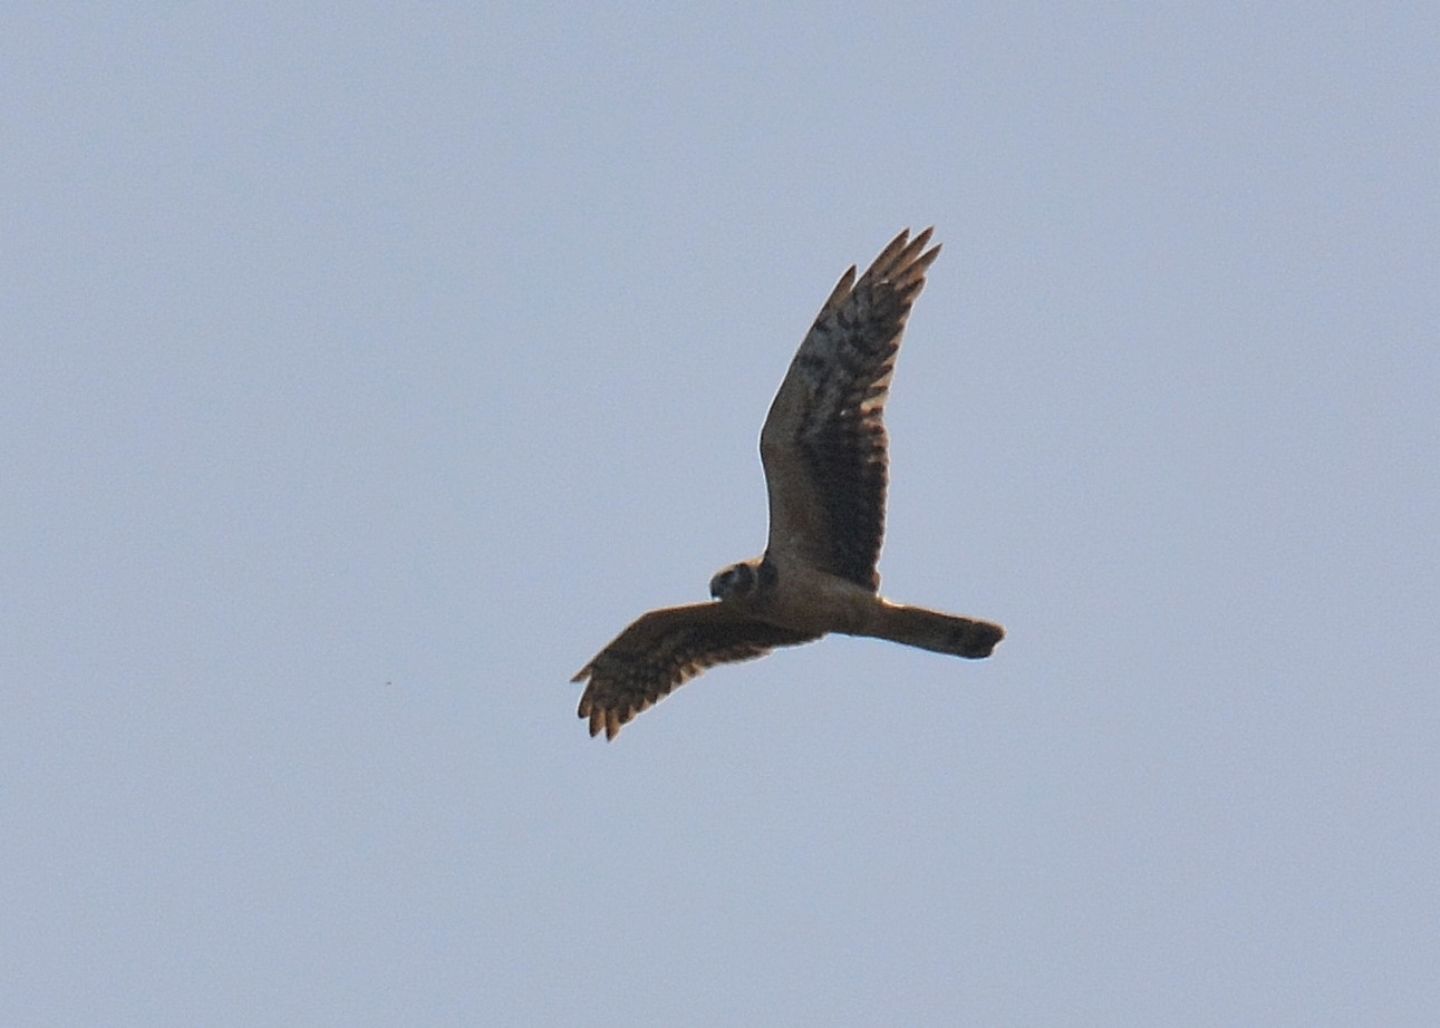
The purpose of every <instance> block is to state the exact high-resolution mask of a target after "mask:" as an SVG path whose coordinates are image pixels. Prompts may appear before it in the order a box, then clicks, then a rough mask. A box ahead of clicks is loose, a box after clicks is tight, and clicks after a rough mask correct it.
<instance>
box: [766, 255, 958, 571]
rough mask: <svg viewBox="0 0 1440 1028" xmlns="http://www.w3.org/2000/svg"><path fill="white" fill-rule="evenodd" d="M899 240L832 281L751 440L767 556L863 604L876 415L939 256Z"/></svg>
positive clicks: (876, 532)
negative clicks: (854, 589)
mask: <svg viewBox="0 0 1440 1028" xmlns="http://www.w3.org/2000/svg"><path fill="white" fill-rule="evenodd" d="M931 231H932V230H931V229H928V228H927V229H926V230H925V231H924V232H921V233H920V234H919V235H918V236H916V237H915V238H914V239H913V240H912V239H910V238H909V237H910V230H909V229H906V230H905V231H904V232H901V233H900V234H899V235H898V236H896V237H895V239H894V240H893V241H892V242H891V243H890V245H889V246H887V247H886V248H885V249H884V250H883V251H882V252H881V254H880V256H878V257H876V258H875V262H874V263H873V264H871V265H870V268H869V270H868V271H866V272H865V274H864V275H862V276H860V280H859V281H858V282H857V281H856V280H855V268H854V267H851V268H850V270H849V271H847V272H845V274H844V275H842V276H841V278H840V282H839V284H837V285H836V286H835V290H834V292H832V293H831V294H830V299H828V300H826V301H825V306H824V307H823V308H821V310H820V315H819V317H817V318H816V319H815V324H814V325H813V326H812V327H811V329H810V332H809V334H807V335H806V336H805V339H804V341H803V342H801V344H800V349H799V351H798V352H797V353H796V354H795V359H794V360H793V361H792V362H791V364H790V370H789V372H788V373H787V374H786V375H785V380H784V381H783V382H782V383H780V391H779V392H778V393H777V394H776V396H775V401H774V402H773V403H772V404H771V405H770V413H769V415H768V416H767V417H766V419H765V427H764V429H763V430H762V431H761V433H760V459H761V461H762V462H763V464H764V465H765V482H766V486H767V488H768V490H769V494H770V541H769V549H768V552H769V553H770V554H771V556H772V557H774V558H775V559H777V560H779V561H782V562H784V561H787V560H793V561H800V562H802V563H805V564H808V565H810V566H812V567H816V568H819V569H820V570H822V571H827V572H829V573H830V574H833V575H838V576H840V577H841V578H845V579H849V580H850V581H852V582H854V583H856V584H857V585H860V586H862V587H864V588H866V589H869V590H871V591H872V592H873V591H875V590H877V589H879V587H880V575H879V573H878V572H877V571H876V569H875V565H876V563H877V562H878V561H879V559H880V543H881V540H882V539H883V537H884V534H885V484H886V476H887V466H888V460H887V456H886V444H887V440H886V435H885V424H884V420H883V415H884V411H885V399H886V396H887V395H888V392H889V388H890V376H891V373H892V372H893V371H894V368H895V354H896V351H897V350H898V349H899V347H900V336H901V334H902V333H903V332H904V331H905V321H906V319H907V318H908V317H909V316H910V306H911V304H913V303H914V302H915V298H916V297H917V296H919V295H920V290H921V289H922V288H923V287H924V285H925V271H926V269H927V268H929V267H930V265H931V263H932V262H933V261H934V260H935V257H936V255H937V254H939V252H940V247H938V246H935V247H932V248H931V249H929V250H926V249H925V245H926V244H927V243H928V242H929V241H930V233H931Z"/></svg>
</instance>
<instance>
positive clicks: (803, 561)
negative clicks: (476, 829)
mask: <svg viewBox="0 0 1440 1028" xmlns="http://www.w3.org/2000/svg"><path fill="white" fill-rule="evenodd" d="M932 231H933V229H928V228H927V229H926V230H925V231H924V232H921V233H920V234H919V235H917V236H916V237H915V238H914V239H911V238H910V230H909V229H906V230H905V231H903V232H901V233H900V234H899V235H898V236H896V237H895V239H894V240H892V241H891V243H890V245H889V246H887V247H885V249H884V250H883V251H881V253H880V256H878V257H876V258H875V261H874V263H873V264H871V265H870V267H869V269H868V270H867V271H866V272H865V274H863V275H861V276H860V277H859V278H858V279H857V278H856V277H855V272H856V269H855V267H854V266H853V265H852V266H851V267H850V269H849V270H848V271H846V272H845V274H844V275H842V276H840V281H839V283H838V284H837V285H836V286H835V289H834V290H833V291H832V292H831V293H830V298H829V299H828V300H826V301H825V305H824V306H823V307H822V308H821V309H820V315H819V317H817V318H816V319H815V323H814V325H812V326H811V328H810V331H809V332H808V333H807V334H806V336H805V339H804V340H803V341H802V342H801V343H800V349H799V351H798V352H797V353H796V354H795V359H794V360H793V361H792V362H791V364H790V370H789V371H788V372H787V373H786V375H785V379H784V381H783V382H781V383H780V391H779V392H778V393H777V394H776V396H775V400H774V402H772V403H771V405H770V413H769V414H768V415H767V416H766V418H765V426H764V428H763V429H762V430H761V432H760V460H761V463H762V464H763V466H764V468H765V484H766V488H767V492H768V493H769V499H770V536H769V539H768V541H767V543H766V547H765V552H764V554H762V555H761V556H759V557H755V558H753V559H751V560H746V561H741V562H740V563H738V564H732V565H731V566H730V567H727V568H725V569H723V570H722V571H720V572H719V573H718V574H716V575H715V577H714V578H712V579H711V580H710V596H711V597H712V599H711V602H709V603H695V604H690V605H687V606H683V607H666V608H663V609H660V610H652V611H650V612H649V613H648V614H645V615H643V616H641V617H640V618H639V619H638V620H637V621H635V622H634V623H633V624H631V625H630V626H629V627H628V628H626V629H625V630H624V631H623V632H621V633H620V634H619V635H618V636H617V637H616V638H615V640H614V641H613V642H611V643H610V645H608V646H606V647H605V648H604V649H603V650H601V651H600V652H599V653H598V654H597V655H596V656H595V659H594V660H592V661H590V663H588V664H586V665H585V666H584V667H583V668H581V669H580V672H579V673H578V674H577V675H576V676H575V677H574V678H573V679H572V681H574V682H587V683H588V684H587V685H586V687H585V693H584V695H583V696H581V698H580V710H579V714H580V717H581V718H586V719H588V720H589V722H590V735H591V736H592V737H593V736H595V735H598V734H599V733H600V732H601V731H602V730H603V731H604V732H605V737H606V738H607V739H614V738H615V736H616V735H618V734H619V732H620V729H621V727H622V726H623V725H625V724H626V723H627V722H629V721H630V720H632V719H633V718H634V717H635V716H636V715H637V714H639V713H641V712H642V711H644V710H647V709H649V708H650V707H651V706H653V705H654V704H655V703H657V702H658V701H659V700H661V699H663V698H664V697H665V696H668V695H669V694H670V693H671V692H672V691H673V690H674V689H675V688H677V687H678V686H680V685H682V684H683V683H684V682H686V681H688V680H689V679H691V678H693V677H694V676H696V675H698V674H699V673H700V672H701V671H703V670H705V669H706V668H708V667H711V666H713V665H715V664H724V663H732V662H735V661H741V660H750V659H752V658H754V657H761V656H764V655H765V654H767V653H769V652H770V651H771V650H773V649H775V648H776V647H777V646H796V645H799V644H800V643H808V642H813V641H814V640H816V639H819V638H820V637H821V636H823V635H825V634H827V633H829V632H840V633H842V634H845V635H863V636H871V637H873V638H876V639H889V640H891V641H893V642H898V643H903V644H904V645H906V646H918V647H920V648H922V649H926V650H933V651H935V652H937V653H949V654H954V655H955V656H959V657H971V658H979V657H988V656H989V655H990V652H991V651H992V650H993V649H994V648H995V644H996V643H998V642H999V641H1000V640H1001V639H1002V638H1004V636H1005V630H1004V629H1003V628H1001V627H1000V626H999V625H996V624H992V623H991V622H989V621H978V620H974V619H971V618H965V617H957V616H955V615H952V614H942V613H940V612H938V611H933V610H926V609H925V608H924V607H908V606H904V605H902V604H898V603H891V602H890V601H888V600H886V599H884V598H883V597H881V596H880V594H879V589H880V575H879V572H878V571H877V570H876V564H877V562H878V561H879V559H880V543H881V539H882V537H883V535H884V530H885V485H886V479H887V464H888V459H887V456H886V447H887V437H886V434H885V423H884V413H885V400H886V398H887V396H888V395H889V390H890V377H891V375H892V374H893V372H894V370H895V356H896V353H897V351H898V350H899V347H900V337H901V335H902V334H903V333H904V331H905V322H906V319H908V318H909V316H910V307H911V305H912V304H913V303H914V302H915V298H916V297H917V296H919V295H920V290H921V289H922V288H924V285H925V272H926V270H927V269H928V268H929V267H930V265H931V264H932V263H933V262H934V260H935V258H936V256H937V255H938V254H939V253H940V247H939V246H938V245H937V246H933V247H930V249H928V250H927V249H926V246H927V244H928V243H929V242H930V234H931V232H932Z"/></svg>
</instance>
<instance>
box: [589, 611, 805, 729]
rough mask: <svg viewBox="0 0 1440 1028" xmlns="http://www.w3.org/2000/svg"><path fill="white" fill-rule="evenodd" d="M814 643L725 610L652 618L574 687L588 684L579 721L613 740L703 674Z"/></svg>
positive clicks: (606, 652) (599, 658)
mask: <svg viewBox="0 0 1440 1028" xmlns="http://www.w3.org/2000/svg"><path fill="white" fill-rule="evenodd" d="M818 638H819V636H817V635H807V634H806V633H804V632H796V631H792V630H791V629H788V628H777V627H775V626H774V625H770V624H767V623H765V622H764V621H755V620H753V619H751V618H749V617H746V616H745V615H744V614H740V613H738V612H737V611H735V610H734V609H733V608H731V607H729V606H727V605H726V604H723V603H696V604H692V605H690V606H686V607H665V608H663V609H661V610H652V611H650V613H648V614H645V615H643V616H641V617H640V618H639V619H638V620H636V621H635V622H634V623H633V624H631V625H630V627H629V628H627V629H625V631H623V632H621V633H620V635H619V636H617V637H616V639H615V641H614V642H612V643H611V644H610V645H609V646H607V647H605V648H604V649H603V650H601V651H600V652H599V654H597V655H596V657H595V659H594V660H592V661H590V663H588V664H586V665H585V666H584V667H583V668H581V669H580V672H579V674H577V675H576V676H575V677H574V678H572V679H571V681H572V682H583V681H585V680H586V679H589V684H588V685H587V686H586V687H585V694H584V695H583V696H581V697H580V711H579V714H580V716H581V717H582V718H589V719H590V734H591V736H595V735H598V734H600V730H601V729H602V728H603V729H604V730H605V737H606V738H607V739H613V738H615V736H617V735H619V734H620V726H622V725H624V724H625V723H626V722H627V721H630V720H631V719H632V718H634V717H635V715H636V714H639V713H640V712H642V711H644V710H648V709H649V708H650V707H652V706H654V705H655V704H656V703H658V702H659V701H660V700H662V699H664V698H665V697H666V696H668V695H669V694H670V692H671V691H672V690H674V689H675V688H677V687H678V686H680V685H683V684H684V683H685V682H686V681H688V680H689V679H691V678H694V677H695V676H696V675H698V674H700V672H702V671H704V670H705V669H706V668H707V667H710V666H712V665H714V664H723V663H727V662H731V661H739V660H750V659H752V658H754V657H763V656H764V655H765V654H767V653H769V652H770V651H771V650H772V649H774V648H775V647H776V646H794V645H797V644H799V643H805V642H811V641H813V640H815V639H818Z"/></svg>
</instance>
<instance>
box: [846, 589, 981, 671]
mask: <svg viewBox="0 0 1440 1028" xmlns="http://www.w3.org/2000/svg"><path fill="white" fill-rule="evenodd" d="M856 634H858V635H870V636H874V637H876V638H877V639H890V640H892V641H894V642H898V643H904V644H905V645H907V646H918V647H920V648H921V649H922V650H933V651H934V652H936V653H950V654H954V655H955V656H957V657H969V658H971V659H978V658H980V657H988V656H990V651H991V650H993V649H995V644H996V643H998V642H999V641H1000V640H1001V639H1003V638H1005V629H1003V628H1001V627H1000V626H999V625H996V624H992V623H991V622H989V621H976V620H974V619H973V618H962V617H956V616H955V615H954V614H941V613H940V612H939V611H937V610H926V609H925V608H924V607H907V606H905V605H903V604H899V603H890V602H888V601H884V600H882V601H881V602H880V604H879V605H878V606H876V607H874V608H873V617H872V619H871V623H870V624H868V625H867V626H866V628H865V630H864V631H863V632H859V633H856Z"/></svg>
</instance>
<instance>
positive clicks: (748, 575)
mask: <svg viewBox="0 0 1440 1028" xmlns="http://www.w3.org/2000/svg"><path fill="white" fill-rule="evenodd" d="M755 563H756V562H755V561H750V560H745V561H741V562H740V563H739V564H731V565H730V566H729V567H728V568H725V569H724V570H722V571H720V572H718V573H717V574H716V575H715V577H714V578H712V579H710V595H711V596H712V597H714V598H715V599H717V600H745V599H749V598H750V597H751V596H752V595H754V593H755V587H756V586H757V585H759V583H760V576H759V575H758V574H756V573H755Z"/></svg>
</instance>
